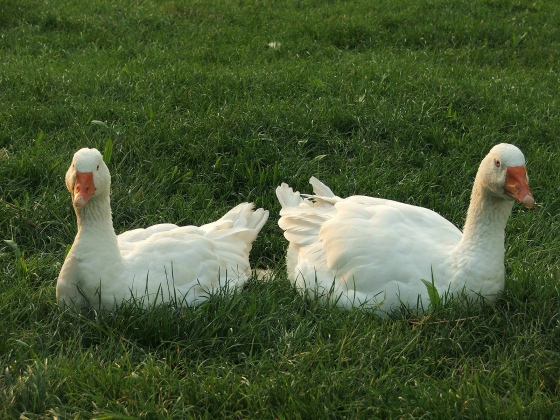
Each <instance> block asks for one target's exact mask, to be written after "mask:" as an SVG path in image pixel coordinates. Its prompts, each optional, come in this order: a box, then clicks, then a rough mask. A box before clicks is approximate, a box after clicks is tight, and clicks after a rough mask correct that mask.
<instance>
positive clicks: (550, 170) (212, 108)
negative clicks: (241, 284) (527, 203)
mask: <svg viewBox="0 0 560 420" xmlns="http://www.w3.org/2000/svg"><path fill="white" fill-rule="evenodd" d="M559 86H560V4H558V3H557V2H553V1H547V0H530V1H529V0H457V1H453V2H450V1H443V0H402V1H392V0H380V1H377V2H372V1H369V0H355V1H336V0H330V1H329V0H321V1H316V0H310V1H302V0H291V1H288V0H286V1H273V0H270V1H268V0H262V1H261V0H232V1H226V0H217V1H213V2H210V1H203V0H194V1H186V0H161V1H156V0H144V1H140V0H121V1H117V2H115V1H108V0H92V1H89V2H85V1H81V0H50V1H48V2H44V1H40V0H28V1H25V2H22V1H20V0H0V127H1V129H0V241H1V242H0V290H1V292H0V418H18V417H20V416H21V417H20V418H51V417H57V418H99V419H112V418H115V419H125V418H212V419H213V418H251V417H254V418H285V419H293V418H305V419H307V418H321V419H323V418H451V417H454V418H475V417H480V418H553V417H555V416H556V417H559V416H560V414H558V413H560V302H559V299H560V288H559V285H558V279H559V274H560V264H559V263H558V262H557V259H558V254H559V251H560V235H559V233H560V218H559V208H560V189H559V185H560V174H559V170H558V166H559V162H560V142H559V141H558V135H559V134H560V87H559ZM500 142H508V143H514V144H516V145H517V146H519V147H520V148H521V149H522V150H523V152H524V153H525V156H526V158H527V171H528V174H529V177H530V185H531V189H532V192H533V195H534V197H535V199H536V200H537V206H536V209H534V210H531V211H527V210H524V209H522V207H521V206H519V205H516V206H515V207H514V211H513V214H512V216H511V218H510V221H509V223H508V227H507V232H506V235H507V237H506V273H507V278H506V290H505V292H504V294H503V296H502V297H501V298H500V299H499V300H498V302H497V304H496V305H494V306H484V307H482V309H480V308H477V307H473V306H469V305H465V304H464V303H462V302H455V303H452V304H451V305H450V306H448V307H446V308H438V309H435V310H433V311H431V312H430V313H428V314H427V315H426V316H424V317H420V318H419V317H414V318H411V317H408V316H405V315H399V314H395V316H394V318H393V319H388V320H382V319H379V318H377V317H376V316H375V315H373V314H372V313H369V312H366V311H360V310H356V311H351V312H344V311H341V310H339V309H337V308H335V307H329V306H322V305H321V304H319V302H316V301H313V300H311V299H308V298H304V297H302V296H300V295H299V294H298V293H297V291H296V290H295V289H294V287H292V286H291V285H290V283H289V282H288V280H287V278H286V276H285V274H283V272H282V270H283V269H284V268H285V267H284V254H285V249H286V241H285V240H284V238H283V236H282V232H281V230H280V228H279V227H278V226H277V224H276V221H277V220H278V212H279V204H278V203H277V201H276V198H275V196H274V189H275V187H276V186H277V185H278V184H279V183H281V182H287V183H289V184H290V185H292V186H293V187H294V188H296V189H299V190H300V191H307V192H308V191H310V187H309V186H308V185H307V181H308V179H309V177H310V176H311V175H315V176H317V177H318V178H319V179H321V180H323V181H324V182H325V183H326V184H328V185H329V186H330V187H331V188H332V189H333V191H334V192H335V193H337V194H338V195H340V196H348V195H352V194H367V195H374V196H382V197H386V198H391V199H396V200H398V201H403V202H406V203H410V204H415V205H420V206H425V207H428V208H431V209H434V210H436V211H437V212H439V213H440V214H442V215H443V216H445V217H446V218H448V219H449V220H451V221H452V222H454V223H455V224H456V225H458V226H462V225H463V223H464V218H465V215H466V210H467V206H468V200H469V196H470V189H471V187H472V183H473V180H474V176H475V173H476V169H477V167H478V164H479V162H480V160H481V159H482V158H483V157H484V155H485V154H486V153H487V152H488V150H489V149H490V148H491V147H492V146H493V145H494V144H497V143H500ZM84 146H89V147H97V148H98V149H100V150H101V151H104V150H106V158H107V160H108V161H109V165H108V166H109V168H110V170H111V172H112V178H113V181H112V185H113V186H112V208H113V217H114V225H115V229H116V230H117V232H119V233H120V232H122V231H125V230H128V229H131V228H136V227H146V226H148V225H151V224H154V223H162V222H173V223H177V224H202V223H207V222H210V221H213V220H215V219H217V218H218V217H220V216H221V215H222V214H223V213H225V212H226V211H227V210H228V209H229V208H231V207H233V206H234V205H235V204H238V203H240V202H243V201H254V202H255V204H256V205H257V206H259V207H264V208H266V209H268V210H270V213H271V217H270V220H269V222H268V223H267V225H266V226H265V228H264V229H263V231H262V232H261V235H260V236H259V238H258V240H257V241H256V242H255V245H254V247H253V251H252V255H251V259H252V263H253V264H254V266H255V267H260V268H264V267H270V268H272V269H274V270H277V271H278V273H279V275H278V276H277V278H276V279H274V280H271V281H267V282H260V281H256V280H255V281H251V282H250V283H249V284H248V285H247V287H245V288H244V289H243V290H240V291H238V292H236V293H235V295H234V296H233V297H231V298H229V297H225V296H220V295H216V296H213V297H212V298H211V299H210V300H209V301H208V303H207V304H205V305H203V306H201V307H199V308H187V309H184V310H178V309H174V308H164V307H161V308H154V309H152V310H148V311H142V310H139V309H138V308H135V307H133V306H132V305H130V306H126V307H123V308H121V310H119V311H118V312H116V313H113V314H107V313H101V314H96V313H91V314H86V315H77V314H74V313H71V312H69V311H63V310H61V309H59V308H58V306H57V305H56V301H55V283H56V278H57V275H58V272H59V270H60V268H61V265H62V263H63V261H64V256H65V252H66V250H67V248H68V246H69V245H70V244H71V243H72V241H73V238H74V235H75V232H76V224H75V216H74V212H73V210H72V207H71V202H70V197H69V194H68V192H67V190H66V188H65V185H64V174H65V172H66V169H67V167H68V165H69V164H70V161H71V158H72V155H73V154H74V152H75V151H76V150H78V149H79V148H81V147H84ZM109 152H111V153H110V158H109V156H108V155H109Z"/></svg>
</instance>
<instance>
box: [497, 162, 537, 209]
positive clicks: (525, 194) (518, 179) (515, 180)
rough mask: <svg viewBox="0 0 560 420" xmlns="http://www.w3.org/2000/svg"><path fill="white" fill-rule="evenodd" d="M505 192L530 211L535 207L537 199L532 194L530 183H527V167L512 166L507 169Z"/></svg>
mask: <svg viewBox="0 0 560 420" xmlns="http://www.w3.org/2000/svg"><path fill="white" fill-rule="evenodd" d="M504 192H505V193H506V194H507V195H509V196H510V197H511V198H513V199H514V200H517V201H519V202H520V203H521V204H523V205H524V206H525V207H527V208H528V209H530V208H532V207H533V206H534V205H535V199H534V198H533V195H532V194H531V190H530V189H529V183H528V182H527V173H526V172H525V166H510V167H509V168H507V170H506V182H505V183H504Z"/></svg>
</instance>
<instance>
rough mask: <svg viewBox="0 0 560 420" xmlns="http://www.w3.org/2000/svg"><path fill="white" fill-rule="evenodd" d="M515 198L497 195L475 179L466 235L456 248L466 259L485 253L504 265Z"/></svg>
mask: <svg viewBox="0 0 560 420" xmlns="http://www.w3.org/2000/svg"><path fill="white" fill-rule="evenodd" d="M512 206H513V201H509V200H504V199H502V198H499V197H496V196H494V195H493V194H492V193H491V192H489V191H488V190H486V189H485V188H484V187H483V186H482V183H481V182H480V180H479V179H476V180H475V184H474V187H473V191H472V194H471V201H470V205H469V210H468V212H467V220H466V222H465V227H464V229H463V237H462V239H461V242H460V243H459V245H458V247H457V248H456V249H455V252H456V253H457V254H461V255H462V258H465V257H466V258H469V257H470V258H477V257H480V256H485V257H486V258H488V257H491V258H492V259H493V260H496V261H497V262H500V263H501V264H503V260H504V253H505V249H504V240H505V229H506V224H507V221H508V218H509V216H510V214H511V209H512Z"/></svg>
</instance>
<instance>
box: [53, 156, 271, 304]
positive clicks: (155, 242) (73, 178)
mask: <svg viewBox="0 0 560 420" xmlns="http://www.w3.org/2000/svg"><path fill="white" fill-rule="evenodd" d="M110 184H111V176H110V174H109V170H108V168H107V166H106V165H105V163H104V162H103V158H102V156H101V154H100V153H99V151H97V150H96V149H87V148H85V149H81V150H79V151H78V152H76V154H75V155H74V159H73V160H72V165H71V166H70V168H69V169H68V172H67V173H66V186H67V188H68V190H69V191H70V194H71V195H72V202H73V205H74V209H75V211H76V217H77V222H78V233H77V235H76V238H75V240H74V243H73V245H72V248H71V249H70V252H69V253H68V256H67V257H66V260H65V261H64V265H63V266H62V270H61V272H60V275H59V277H58V282H57V286H56V295H57V299H58V302H59V304H61V305H69V306H71V307H74V308H76V309H85V308H87V307H90V306H91V307H94V308H102V309H106V310H111V309H113V308H114V307H115V305H116V304H119V303H121V302H123V301H125V300H129V299H131V298H134V299H137V300H138V301H139V302H140V303H142V304H143V305H150V304H154V303H161V302H163V301H170V300H175V301H176V302H177V303H179V304H189V305H191V304H198V303H201V302H202V301H203V300H204V298H205V297H207V296H208V293H209V292H210V291H212V290H215V289H217V288H218V287H221V286H226V283H227V286H228V287H233V286H237V285H240V284H241V283H243V282H244V281H245V280H246V279H247V278H248V277H249V276H250V275H251V268H250V264H249V252H250V250H251V247H252V243H253V241H254V240H255V239H256V237H257V234H258V233H259V231H260V230H261V228H262V227H263V225H264V223H265V222H266V220H267V218H268V211H265V210H263V209H258V210H253V205H252V204H250V203H242V204H239V205H238V206H236V207H234V208H233V209H232V210H230V211H229V212H228V213H226V214H225V215H224V216H223V217H222V218H221V219H219V220H217V221H215V222H213V223H209V224H206V225H203V226H200V227H197V226H181V227H180V226H176V225H173V224H159V225H154V226H151V227H149V228H147V229H135V230H132V231H129V232H125V233H123V234H121V235H118V236H117V235H116V234H115V232H114V229H113V222H112V217H111V205H110V198H109V190H110Z"/></svg>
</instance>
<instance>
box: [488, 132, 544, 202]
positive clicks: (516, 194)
mask: <svg viewBox="0 0 560 420" xmlns="http://www.w3.org/2000/svg"><path fill="white" fill-rule="evenodd" d="M479 177H480V178H481V182H482V185H483V187H484V188H485V189H486V190H487V191H489V192H490V193H491V194H492V195H494V196H496V197H499V198H502V199H504V200H516V201H519V202H520V203H521V204H523V205H524V206H525V207H527V208H531V207H533V205H534V204H535V199H534V198H533V195H532V194H531V190H530V189H529V183H528V178H527V172H526V170H525V156H523V153H522V152H521V150H519V149H518V148H517V147H515V146H513V145H511V144H507V143H501V144H498V145H496V146H494V147H493V148H492V149H491V150H490V152H489V153H488V155H486V157H485V158H484V159H483V160H482V163H481V164H480V167H479V169H478V173H477V178H479Z"/></svg>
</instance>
